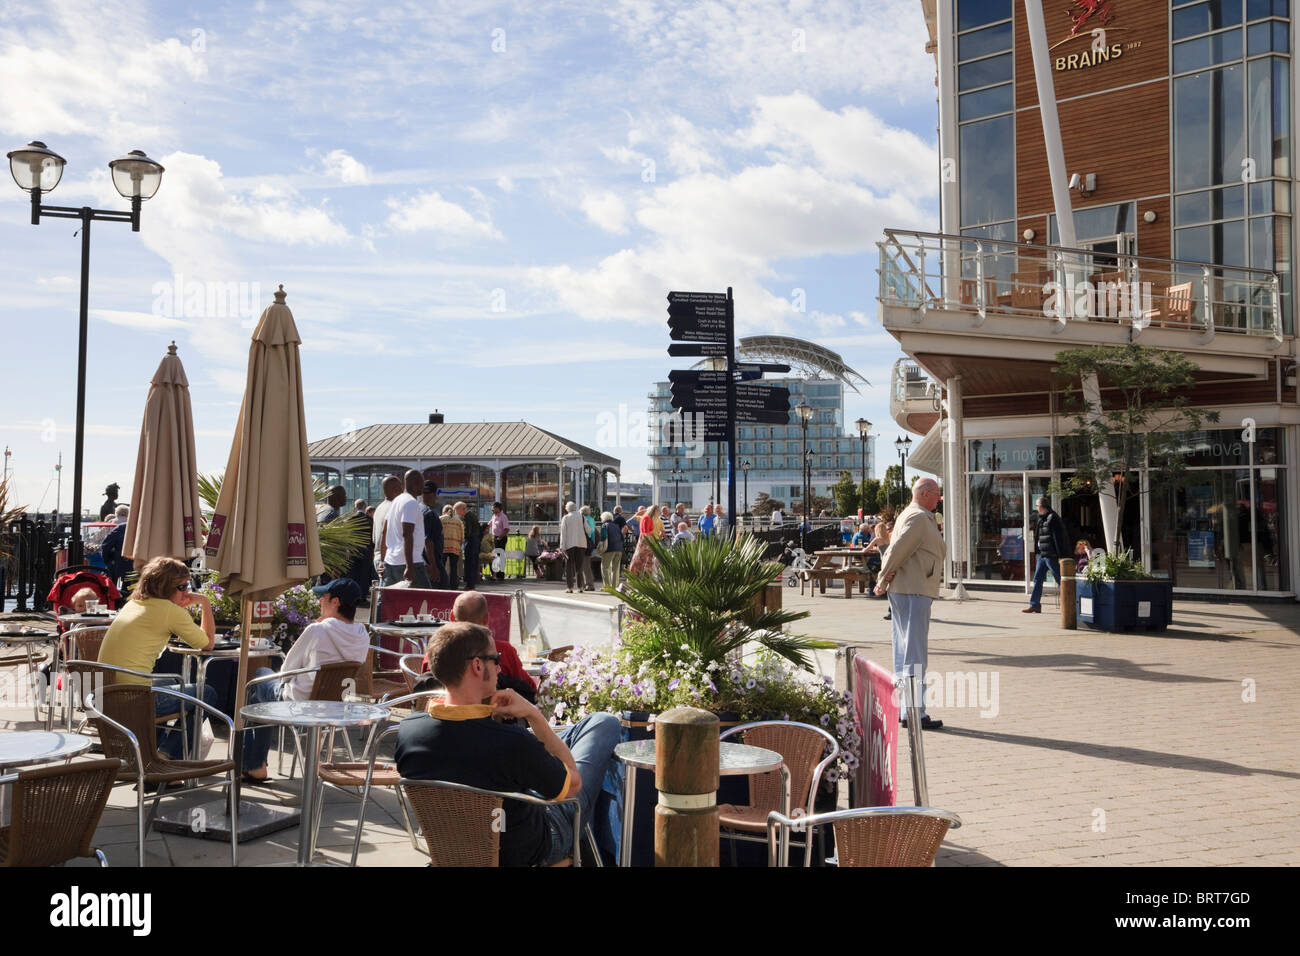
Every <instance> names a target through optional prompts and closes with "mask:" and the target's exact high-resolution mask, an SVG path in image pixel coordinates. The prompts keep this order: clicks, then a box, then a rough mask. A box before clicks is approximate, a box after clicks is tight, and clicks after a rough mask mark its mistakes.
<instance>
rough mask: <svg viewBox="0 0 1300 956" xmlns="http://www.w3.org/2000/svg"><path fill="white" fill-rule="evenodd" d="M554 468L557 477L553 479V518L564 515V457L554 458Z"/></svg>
mask: <svg viewBox="0 0 1300 956" xmlns="http://www.w3.org/2000/svg"><path fill="white" fill-rule="evenodd" d="M555 470H556V473H557V474H558V475H559V477H558V478H557V479H556V480H555V520H556V521H557V522H558V521H559V520H560V519H561V518H563V517H564V459H563V458H556V459H555Z"/></svg>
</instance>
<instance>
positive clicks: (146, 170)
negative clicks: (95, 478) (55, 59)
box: [7, 141, 163, 566]
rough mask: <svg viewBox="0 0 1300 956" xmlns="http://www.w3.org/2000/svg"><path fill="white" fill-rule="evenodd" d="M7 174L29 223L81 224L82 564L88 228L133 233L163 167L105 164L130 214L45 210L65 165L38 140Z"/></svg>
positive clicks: (75, 547)
mask: <svg viewBox="0 0 1300 956" xmlns="http://www.w3.org/2000/svg"><path fill="white" fill-rule="evenodd" d="M7 155H8V158H9V171H10V173H12V174H13V177H14V182H16V183H17V184H18V188H19V189H21V190H23V191H25V192H28V193H31V197H32V225H33V226H37V225H40V222H41V217H42V216H44V217H46V218H47V219H80V220H81V230H80V231H81V324H80V328H79V332H78V338H77V430H76V439H75V441H76V450H75V452H74V453H73V466H72V470H73V475H72V539H71V540H70V541H69V542H68V564H69V566H71V565H78V564H81V561H82V541H81V474H82V464H83V462H82V457H83V446H84V438H85V425H86V331H87V330H86V324H87V315H88V304H89V297H90V224H91V222H93V221H94V220H96V219H98V220H101V221H104V222H129V223H130V224H131V231H132V232H139V231H140V204H141V203H142V202H143V201H144V200H146V199H152V198H153V196H154V194H155V193H156V192H158V187H159V185H161V183H162V174H163V168H162V166H161V165H160V164H158V163H156V162H154V161H153V160H152V159H150V158H149V157H148V156H146V155H145V154H144V153H143V152H142V151H140V150H138V149H133V150H131V152H129V153H127V154H126V155H125V156H123V157H121V158H120V159H115V160H113V161H112V162H111V163H109V164H108V168H109V170H110V172H111V173H112V176H113V186H114V187H115V188H116V189H117V191H118V192H119V193H120V194H121V195H122V197H123V198H124V199H129V200H131V211H130V212H123V211H119V210H111V209H91V208H90V207H89V206H82V207H80V208H77V207H74V206H47V205H45V204H44V203H42V202H41V196H42V195H43V194H45V193H48V192H53V191H54V187H55V186H57V185H58V184H59V180H60V179H62V178H63V167H64V166H65V165H66V164H67V161H66V160H65V159H64V158H63V157H62V156H60V155H59V154H58V153H56V152H54V151H53V150H51V149H48V148H47V147H46V145H45V144H44V143H42V142H38V141H33V142H30V143H28V144H27V145H26V146H24V147H22V148H21V149H15V150H12V151H11V152H9V153H8V154H7Z"/></svg>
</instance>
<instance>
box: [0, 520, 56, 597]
mask: <svg viewBox="0 0 1300 956" xmlns="http://www.w3.org/2000/svg"><path fill="white" fill-rule="evenodd" d="M0 534H2V535H4V537H5V538H6V542H5V547H4V550H5V551H6V552H8V553H9V554H10V555H11V557H10V559H9V561H8V562H7V563H6V565H5V566H4V568H2V569H0V612H3V611H4V610H5V609H6V608H5V605H6V602H7V599H8V598H10V597H13V598H16V605H15V607H14V610H16V611H28V610H31V611H43V610H45V609H46V607H47V602H46V600H45V597H46V595H47V594H49V591H50V587H51V586H52V585H53V584H54V573H55V567H54V565H55V552H56V549H57V547H58V540H57V538H56V535H55V529H53V528H51V527H50V526H49V525H47V524H45V523H44V522H43V521H40V520H36V521H33V520H32V519H31V518H29V517H26V516H24V517H21V518H19V519H18V520H17V521H15V522H13V523H12V524H10V525H9V526H8V527H7V528H3V529H0Z"/></svg>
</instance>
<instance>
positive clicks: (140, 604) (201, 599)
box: [99, 558, 218, 759]
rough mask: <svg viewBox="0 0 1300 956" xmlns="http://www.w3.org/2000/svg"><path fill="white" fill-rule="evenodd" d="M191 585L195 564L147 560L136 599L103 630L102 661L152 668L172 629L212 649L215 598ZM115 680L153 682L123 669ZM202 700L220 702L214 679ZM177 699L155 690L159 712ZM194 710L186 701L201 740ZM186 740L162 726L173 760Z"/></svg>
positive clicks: (163, 745) (188, 687) (162, 743)
mask: <svg viewBox="0 0 1300 956" xmlns="http://www.w3.org/2000/svg"><path fill="white" fill-rule="evenodd" d="M189 588H190V569H189V568H187V567H186V566H185V565H184V564H183V563H182V562H180V561H177V560H176V559H175V558H154V559H153V560H152V561H150V562H149V563H148V564H146V565H145V566H144V570H143V571H141V572H140V583H139V584H137V585H136V589H135V593H133V594H132V595H131V600H129V601H127V602H126V605H125V606H124V607H123V608H122V610H121V611H119V612H118V615H117V618H116V619H115V620H114V621H113V623H112V624H110V625H109V627H108V633H107V634H105V635H104V643H103V644H102V645H101V646H100V649H99V662H100V663H101V664H111V665H113V666H114V667H127V668H130V669H131V670H135V671H141V672H143V673H146V674H148V673H151V672H152V671H153V667H154V662H155V661H156V660H158V655H160V654H161V653H162V652H163V650H164V648H166V646H167V641H168V639H169V638H170V637H171V636H172V635H173V634H174V635H176V636H177V637H179V638H180V639H181V640H182V641H184V642H185V643H186V644H188V645H190V647H195V648H201V649H202V650H205V651H210V650H212V645H213V644H214V643H215V641H216V634H217V625H216V620H215V619H214V618H213V616H212V603H211V602H210V601H209V600H208V598H207V595H205V594H194V593H192V592H191V591H190V589H189ZM191 605H198V606H199V608H200V610H201V611H202V615H203V623H202V624H201V625H199V624H195V623H194V619H193V618H192V617H190V612H189V611H188V610H186V609H187V608H189V607H190V606H191ZM114 679H115V680H116V681H117V682H120V683H123V684H148V683H149V681H148V679H146V678H144V677H132V676H131V675H129V674H118V675H116V676H115V678H114ZM176 689H177V690H179V691H180V692H181V693H182V694H189V695H190V696H191V697H193V696H195V691H196V690H197V689H198V688H197V685H195V684H184V685H182V686H180V687H178V688H176ZM203 701H204V703H206V704H210V705H211V706H213V707H216V706H217V705H218V696H217V691H216V688H214V687H213V686H212V685H211V684H209V685H207V686H206V687H204V689H203ZM176 704H177V701H176V698H175V697H172V696H170V695H168V694H155V695H154V708H155V713H157V714H158V715H159V716H161V715H163V714H169V713H175V712H176V710H177V706H176ZM194 709H195V708H194V706H193V705H192V704H187V705H186V720H187V722H188V723H189V725H190V726H192V727H194V733H195V738H196V739H197V736H198V730H199V725H198V723H197V722H195V721H194V720H193V719H192V716H193V713H194ZM182 743H183V742H182V741H181V735H180V734H179V733H176V732H174V730H173V729H172V728H162V729H160V730H159V732H158V747H159V749H160V750H162V751H163V752H164V753H166V754H167V755H168V756H170V757H172V758H173V759H179V758H180V756H181V753H182V750H183V747H182Z"/></svg>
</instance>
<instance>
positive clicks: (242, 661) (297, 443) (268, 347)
mask: <svg viewBox="0 0 1300 956" xmlns="http://www.w3.org/2000/svg"><path fill="white" fill-rule="evenodd" d="M300 342H301V339H300V338H299V336H298V330H297V327H296V326H295V324H294V320H293V315H292V313H291V312H290V311H289V307H288V306H287V305H286V304H285V291H284V286H280V288H279V290H278V291H277V292H276V293H275V301H274V302H273V303H272V304H271V305H270V306H268V307H267V309H266V310H265V311H264V312H263V313H262V316H261V319H260V320H259V321H258V324H257V328H256V329H255V330H254V332H253V340H252V344H251V346H250V348H249V353H248V378H247V382H246V385H245V388H244V398H243V402H242V403H241V405H240V410H239V425H238V427H237V429H236V432H235V437H234V441H233V443H232V444H231V449H230V457H229V459H228V460H227V463H226V470H225V474H224V477H223V478H222V483H221V494H220V497H219V498H218V501H217V506H216V508H215V509H214V511H213V515H212V524H211V528H210V531H209V534H208V539H207V548H206V553H207V562H208V567H210V568H213V569H215V570H216V571H217V572H218V577H219V580H220V583H221V584H222V586H223V587H225V589H226V590H227V591H228V592H229V593H232V594H235V595H237V596H239V598H240V599H241V610H242V613H241V615H240V619H241V627H240V645H241V646H240V652H239V672H238V679H237V682H236V685H235V686H236V695H237V696H236V702H237V705H236V707H235V714H234V718H235V727H236V729H237V730H242V728H243V716H242V714H241V713H240V710H241V707H242V704H243V700H244V688H245V685H246V684H247V681H248V645H249V639H250V638H249V635H250V631H251V613H252V607H251V602H253V601H269V600H271V599H272V598H274V597H275V596H276V595H278V594H280V593H281V592H282V591H284V590H285V589H286V588H289V587H292V586H293V585H295V584H302V583H303V582H305V581H307V580H308V579H309V578H312V577H315V576H316V575H319V574H320V573H321V572H322V570H323V567H322V565H321V558H320V541H319V539H318V537H317V534H316V522H315V509H316V501H315V495H314V494H313V492H312V484H311V469H310V462H309V459H308V456H307V433H306V418H305V415H304V411H303V402H302V377H301V364H300V361H299V355H298V347H299V344H300ZM236 736H237V739H238V740H239V741H240V742H242V739H243V735H242V734H237V735H236ZM239 749H240V748H238V747H237V748H236V752H239Z"/></svg>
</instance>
